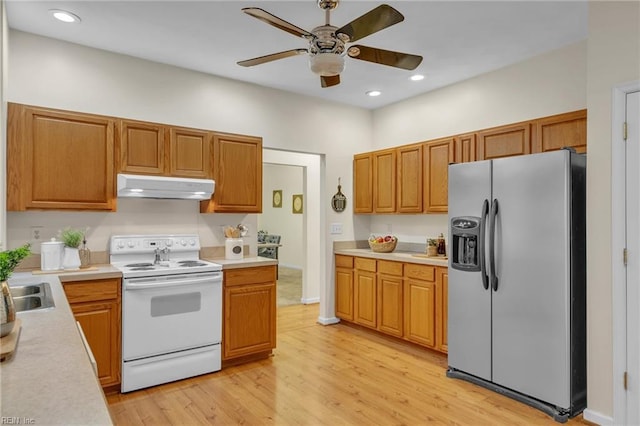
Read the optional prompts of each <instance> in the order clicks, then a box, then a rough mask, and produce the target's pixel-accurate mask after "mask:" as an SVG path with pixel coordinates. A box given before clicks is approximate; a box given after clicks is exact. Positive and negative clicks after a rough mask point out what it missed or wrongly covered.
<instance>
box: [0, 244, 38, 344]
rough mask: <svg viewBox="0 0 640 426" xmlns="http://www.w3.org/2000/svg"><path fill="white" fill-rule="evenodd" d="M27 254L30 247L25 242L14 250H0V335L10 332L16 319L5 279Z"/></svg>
mask: <svg viewBox="0 0 640 426" xmlns="http://www.w3.org/2000/svg"><path fill="white" fill-rule="evenodd" d="M29 254H31V247H30V246H29V244H25V245H24V246H22V247H19V248H17V249H14V250H6V251H3V252H0V281H1V282H2V300H1V303H2V307H1V309H0V314H1V315H0V316H1V319H2V321H1V324H2V325H1V330H0V337H2V336H6V335H7V334H9V333H11V330H13V326H14V324H15V321H16V309H15V306H14V305H13V298H12V297H11V292H10V291H9V284H8V283H7V280H8V279H9V277H10V276H11V273H12V272H13V270H14V269H15V268H16V266H18V264H19V263H20V262H21V261H22V259H24V258H25V257H27V256H29Z"/></svg>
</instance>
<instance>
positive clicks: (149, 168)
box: [117, 120, 166, 176]
mask: <svg viewBox="0 0 640 426" xmlns="http://www.w3.org/2000/svg"><path fill="white" fill-rule="evenodd" d="M165 135H166V128H165V126H163V125H162V124H156V123H146V122H142V121H132V120H119V121H118V146H117V152H118V161H119V167H118V171H119V172H122V173H134V174H136V173H137V174H148V175H160V176H161V175H165V174H166V152H165Z"/></svg>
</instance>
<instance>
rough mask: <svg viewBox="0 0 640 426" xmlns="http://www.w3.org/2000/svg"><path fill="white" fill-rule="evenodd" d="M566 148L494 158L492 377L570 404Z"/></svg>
mask: <svg viewBox="0 0 640 426" xmlns="http://www.w3.org/2000/svg"><path fill="white" fill-rule="evenodd" d="M570 188H571V186H570V167H569V152H568V151H557V152H551V153H544V154H534V155H525V156H522V157H512V158H505V159H498V160H494V162H493V197H494V199H496V200H498V206H499V209H498V215H497V222H496V235H495V237H496V247H495V250H496V253H495V254H496V272H497V277H498V283H497V291H492V296H493V300H492V305H493V318H492V320H493V321H492V324H493V382H494V383H496V384H499V385H502V386H504V387H507V388H510V389H513V390H516V391H518V392H522V393H524V394H526V395H529V396H532V397H534V398H537V399H540V400H542V401H545V402H548V403H551V404H554V405H556V406H558V407H563V408H567V407H569V406H570V389H569V388H570V386H569V383H570V380H569V378H570V374H571V370H570V352H569V346H570V344H569V342H570V339H569V330H570V329H569V327H570V324H569V318H570V305H569V284H570V283H569V279H570V268H569V238H570V219H569V217H570V215H569V213H570V211H569V209H570V198H569V197H570Z"/></svg>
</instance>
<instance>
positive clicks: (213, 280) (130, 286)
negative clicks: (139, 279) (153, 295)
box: [124, 276, 222, 291]
mask: <svg viewBox="0 0 640 426" xmlns="http://www.w3.org/2000/svg"><path fill="white" fill-rule="evenodd" d="M198 284H211V285H216V284H217V285H222V281H221V280H220V276H211V277H206V278H200V279H187V280H171V281H164V282H162V281H161V282H158V281H154V282H149V283H147V284H136V283H134V282H127V283H125V285H124V289H125V291H129V290H149V289H154V288H163V287H175V286H185V287H186V286H191V285H198Z"/></svg>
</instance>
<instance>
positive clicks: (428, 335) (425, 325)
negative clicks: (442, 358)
mask: <svg viewBox="0 0 640 426" xmlns="http://www.w3.org/2000/svg"><path fill="white" fill-rule="evenodd" d="M435 269H436V268H435V267H434V266H426V265H416V264H408V265H407V267H406V272H405V274H406V282H405V300H404V302H405V303H404V321H405V328H406V330H405V338H406V339H407V340H410V341H412V342H415V343H419V344H421V345H425V346H429V347H431V348H433V347H435V346H436V281H435Z"/></svg>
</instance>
